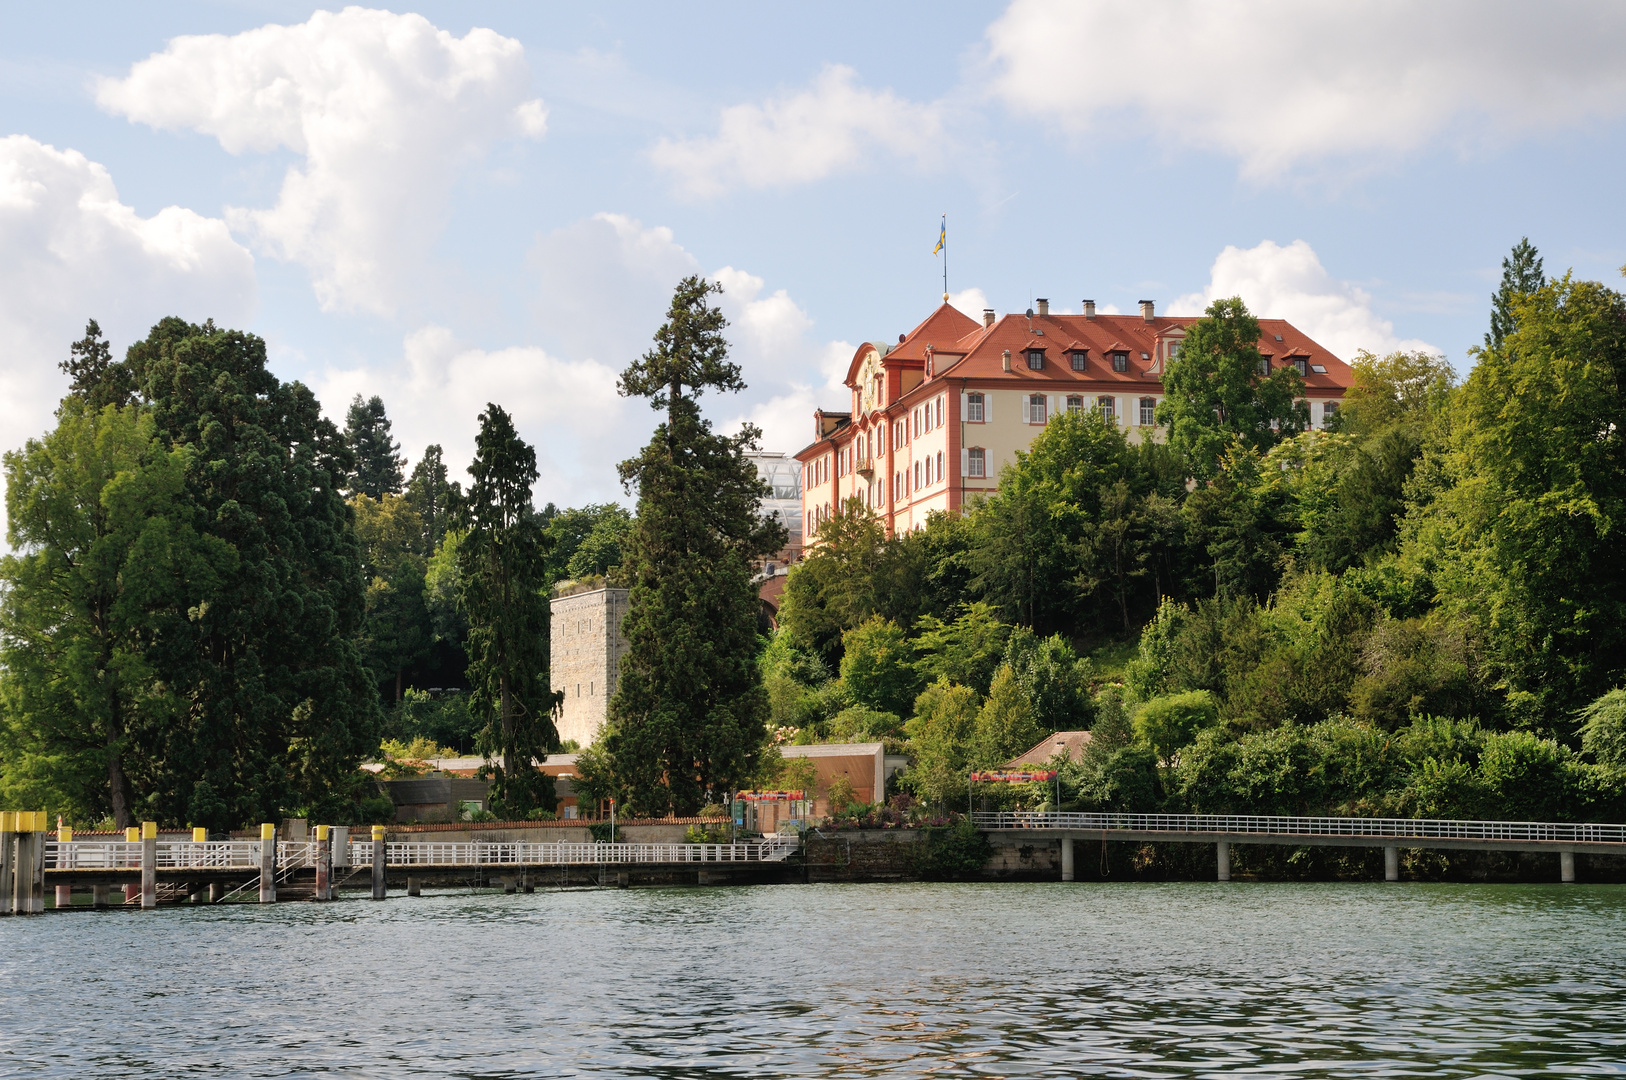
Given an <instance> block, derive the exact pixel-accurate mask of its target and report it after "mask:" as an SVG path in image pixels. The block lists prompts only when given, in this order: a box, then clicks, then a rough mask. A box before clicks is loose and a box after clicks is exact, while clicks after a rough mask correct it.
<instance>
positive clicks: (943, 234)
mask: <svg viewBox="0 0 1626 1080" xmlns="http://www.w3.org/2000/svg"><path fill="white" fill-rule="evenodd" d="M946 243H948V218H946V217H945V218H944V219H943V225H942V227H941V228H940V229H938V230H937V246H936V247H934V248H932V254H933V255H936V254H937V253H938V252H940V251H942V250H943V245H944V244H946Z"/></svg>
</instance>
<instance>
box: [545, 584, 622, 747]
mask: <svg viewBox="0 0 1626 1080" xmlns="http://www.w3.org/2000/svg"><path fill="white" fill-rule="evenodd" d="M563 588H564V589H565V590H569V589H570V588H571V586H570V585H568V584H567V585H565V586H563ZM552 613H553V618H552V625H551V630H550V634H549V640H550V642H551V646H552V648H551V651H550V653H549V663H548V666H549V670H550V674H551V679H552V683H553V689H554V690H555V691H556V692H557V691H563V692H564V695H565V698H564V712H563V714H562V715H561V716H560V717H559V721H558V725H559V738H560V739H562V740H565V741H571V740H574V741H575V743H576V744H577V745H578V746H579V747H581V748H582V749H586V748H587V747H588V746H591V745H592V744H593V741H594V740H595V739H597V738H598V733H599V728H600V727H601V726H602V725H603V723H604V718H605V716H606V715H608V712H609V706H610V696H611V695H612V694H614V693H615V685H616V677H617V676H618V675H619V674H620V671H621V657H622V655H623V654H624V653H625V652H626V651H627V639H626V638H625V637H623V636H622V635H621V621H622V620H623V619H624V618H626V615H627V590H626V589H607V588H599V589H589V590H584V591H580V592H570V591H566V592H565V593H564V595H560V596H556V597H554V598H553V602H552Z"/></svg>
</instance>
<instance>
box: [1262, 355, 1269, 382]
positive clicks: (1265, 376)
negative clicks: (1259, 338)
mask: <svg viewBox="0 0 1626 1080" xmlns="http://www.w3.org/2000/svg"><path fill="white" fill-rule="evenodd" d="M1259 377H1260V378H1261V379H1268V378H1270V357H1268V356H1261V357H1260V358H1259Z"/></svg>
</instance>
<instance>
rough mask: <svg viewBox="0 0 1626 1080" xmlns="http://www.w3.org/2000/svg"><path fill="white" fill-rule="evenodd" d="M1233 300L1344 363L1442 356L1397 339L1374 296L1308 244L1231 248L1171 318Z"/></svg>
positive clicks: (1180, 302) (1175, 306)
mask: <svg viewBox="0 0 1626 1080" xmlns="http://www.w3.org/2000/svg"><path fill="white" fill-rule="evenodd" d="M1228 296H1240V297H1242V300H1243V302H1244V303H1245V304H1247V305H1248V310H1249V311H1251V312H1253V313H1254V314H1255V315H1256V316H1259V317H1260V318H1270V319H1286V320H1287V321H1288V322H1290V323H1292V324H1293V325H1294V326H1296V327H1298V328H1299V329H1300V330H1303V331H1304V332H1305V333H1306V334H1309V335H1310V337H1312V338H1314V339H1315V340H1316V341H1317V342H1319V343H1320V344H1321V345H1324V346H1326V347H1327V348H1328V349H1330V350H1332V353H1333V355H1335V356H1337V357H1339V358H1340V359H1343V360H1349V359H1351V358H1353V357H1354V356H1355V354H1356V353H1357V352H1359V351H1360V350H1361V349H1367V350H1369V351H1371V352H1374V353H1378V354H1380V355H1381V354H1383V353H1388V352H1393V351H1395V350H1396V349H1408V350H1410V349H1424V350H1427V351H1429V352H1434V353H1438V352H1439V351H1440V350H1439V349H1437V348H1435V347H1434V346H1433V345H1430V344H1429V343H1428V342H1426V341H1421V340H1418V339H1417V338H1402V337H1400V336H1399V335H1398V334H1396V333H1395V328H1394V324H1393V323H1391V322H1390V321H1389V320H1388V319H1384V318H1380V317H1379V316H1378V315H1377V313H1376V312H1374V311H1373V310H1372V297H1371V295H1370V294H1369V293H1367V292H1366V291H1365V290H1364V289H1360V288H1358V287H1356V286H1354V285H1351V284H1349V283H1348V282H1343V281H1338V280H1336V279H1334V278H1333V277H1332V275H1330V274H1328V273H1327V270H1326V268H1325V267H1323V266H1322V265H1321V260H1320V258H1318V257H1317V256H1316V253H1315V251H1314V250H1313V249H1312V248H1311V247H1310V245H1309V244H1307V243H1305V242H1304V241H1303V240H1295V241H1293V242H1292V243H1291V244H1288V245H1287V246H1286V247H1282V246H1281V245H1279V244H1276V243H1274V242H1272V241H1270V240H1266V241H1264V242H1262V243H1260V244H1259V245H1258V246H1257V247H1251V248H1247V249H1245V250H1244V249H1242V248H1238V247H1232V246H1227V247H1226V249H1225V250H1224V251H1222V252H1220V254H1219V258H1217V259H1215V260H1214V267H1213V269H1212V271H1211V272H1210V276H1209V282H1208V284H1207V285H1206V286H1205V287H1204V288H1203V290H1202V291H1201V292H1198V293H1190V294H1188V295H1185V296H1180V297H1176V298H1175V299H1174V301H1173V302H1172V303H1171V304H1170V305H1169V313H1170V314H1172V315H1200V314H1202V311H1203V309H1204V308H1206V307H1207V306H1208V305H1209V304H1210V303H1212V302H1213V301H1214V300H1216V299H1218V298H1220V297H1228Z"/></svg>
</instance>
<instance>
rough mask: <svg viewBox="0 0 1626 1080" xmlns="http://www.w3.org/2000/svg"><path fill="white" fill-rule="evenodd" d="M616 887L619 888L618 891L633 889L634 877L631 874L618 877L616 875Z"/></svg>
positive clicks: (618, 875)
mask: <svg viewBox="0 0 1626 1080" xmlns="http://www.w3.org/2000/svg"><path fill="white" fill-rule="evenodd" d="M615 887H616V888H618V889H627V888H631V887H632V875H631V874H617V875H615Z"/></svg>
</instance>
